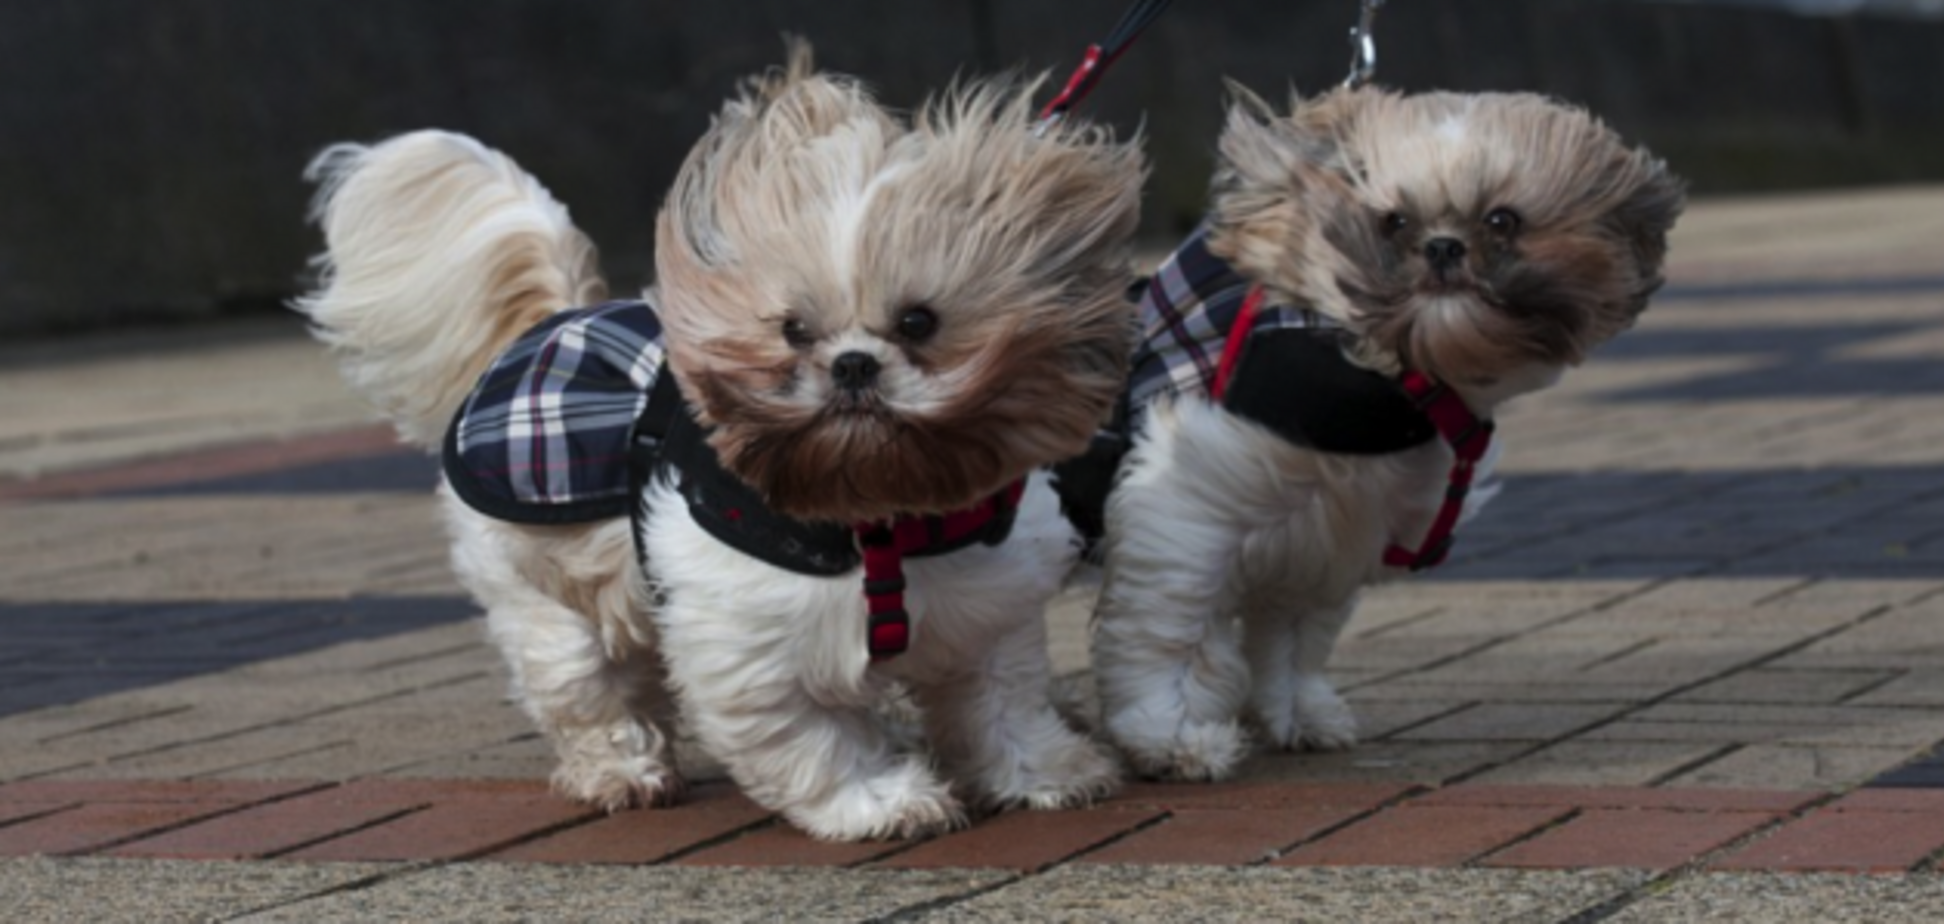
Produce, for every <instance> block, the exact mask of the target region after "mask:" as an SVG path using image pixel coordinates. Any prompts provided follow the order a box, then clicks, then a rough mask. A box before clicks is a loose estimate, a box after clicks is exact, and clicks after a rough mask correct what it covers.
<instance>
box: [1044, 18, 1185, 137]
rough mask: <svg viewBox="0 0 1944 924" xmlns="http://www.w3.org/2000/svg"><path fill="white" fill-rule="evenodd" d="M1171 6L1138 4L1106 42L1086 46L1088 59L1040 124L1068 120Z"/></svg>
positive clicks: (1054, 100) (1074, 70)
mask: <svg viewBox="0 0 1944 924" xmlns="http://www.w3.org/2000/svg"><path fill="white" fill-rule="evenodd" d="M1171 2H1173V0H1135V3H1134V5H1133V6H1131V7H1128V9H1127V12H1126V13H1123V14H1121V18H1120V22H1119V23H1117V24H1115V26H1114V31H1113V32H1110V33H1108V34H1107V40H1106V41H1104V42H1101V43H1100V44H1098V45H1089V46H1087V54H1086V56H1085V57H1082V58H1081V59H1080V66H1079V67H1077V68H1074V69H1073V76H1071V77H1068V78H1067V82H1066V87H1065V88H1064V89H1062V90H1061V91H1060V95H1058V96H1055V97H1053V101H1052V102H1050V103H1047V104H1046V108H1045V109H1042V110H1040V121H1041V122H1042V123H1046V124H1051V123H1054V122H1058V121H1059V120H1061V119H1064V118H1066V114H1067V113H1068V112H1071V111H1072V110H1073V107H1075V106H1078V105H1080V101H1081V100H1084V99H1086V98H1087V94H1089V93H1092V92H1093V89H1094V87H1096V86H1098V85H1099V84H1100V78H1101V77H1103V76H1105V75H1106V73H1107V69H1108V68H1110V67H1113V66H1114V62H1115V61H1118V60H1120V56H1121V55H1123V54H1125V53H1126V52H1127V49H1128V48H1129V47H1131V46H1132V45H1133V44H1134V40H1135V39H1137V38H1140V37H1141V33H1142V32H1143V31H1145V30H1146V29H1147V27H1148V26H1149V25H1151V24H1153V22H1154V20H1155V19H1157V18H1159V17H1160V15H1161V12H1162V11H1163V10H1166V9H1167V8H1168V4H1169V3H1171Z"/></svg>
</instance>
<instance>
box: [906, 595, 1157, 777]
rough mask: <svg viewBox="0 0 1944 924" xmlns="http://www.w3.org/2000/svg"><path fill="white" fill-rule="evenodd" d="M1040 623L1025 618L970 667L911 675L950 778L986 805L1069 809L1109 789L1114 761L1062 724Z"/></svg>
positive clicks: (1117, 769)
mask: <svg viewBox="0 0 1944 924" xmlns="http://www.w3.org/2000/svg"><path fill="white" fill-rule="evenodd" d="M1051 675H1052V666H1051V664H1050V662H1049V661H1048V660H1047V654H1046V623H1045V621H1044V620H1043V619H1040V618H1037V617H1035V618H1032V619H1029V620H1025V621H1024V622H1022V623H1021V624H1020V625H1018V626H1017V627H1016V628H1013V629H1012V630H1011V631H1009V632H1007V633H1006V634H1005V635H1004V636H1002V637H1001V638H1000V639H999V641H998V643H997V644H996V645H994V646H993V647H992V649H991V650H990V651H988V652H986V653H985V654H984V657H983V658H982V659H980V660H979V661H977V662H975V663H974V664H973V665H972V666H971V669H969V670H959V671H956V672H953V673H951V674H949V675H946V676H943V677H927V678H925V679H922V680H921V679H918V678H916V677H914V678H913V679H912V680H911V681H910V682H911V684H912V687H913V690H914V692H915V693H916V694H917V697H918V700H919V702H920V704H921V705H922V706H923V707H924V712H925V721H926V726H927V730H928V731H929V733H930V737H931V740H932V742H933V745H934V747H936V748H937V750H938V752H939V755H940V757H941V758H942V759H943V760H944V762H945V764H946V766H947V768H948V769H949V770H950V772H951V773H952V775H953V777H954V778H957V779H960V780H965V781H969V782H970V783H971V784H972V785H973V786H974V787H976V788H977V790H978V792H979V795H980V797H981V799H982V800H983V801H984V802H985V804H986V805H988V806H990V807H993V808H1006V807H1010V806H1025V807H1027V808H1033V809H1057V808H1073V807H1077V806H1082V805H1087V804H1089V803H1091V802H1093V801H1094V800H1096V799H1100V798H1103V797H1105V796H1107V795H1109V794H1111V793H1112V792H1113V791H1114V790H1115V789H1116V788H1117V787H1118V786H1119V784H1120V767H1119V765H1118V763H1117V762H1116V761H1115V760H1114V758H1113V757H1112V756H1111V755H1110V754H1108V753H1106V752H1105V751H1104V750H1103V749H1102V748H1101V747H1100V746H1099V745H1097V744H1095V743H1094V742H1092V741H1091V740H1089V739H1087V738H1086V737H1085V736H1083V735H1080V734H1078V733H1076V732H1075V731H1074V730H1073V729H1071V728H1069V727H1068V726H1067V724H1066V722H1065V721H1064V720H1063V719H1061V718H1060V716H1059V714H1058V713H1057V712H1055V711H1054V708H1053V703H1052V700H1051V698H1050V693H1049V690H1050V685H1051Z"/></svg>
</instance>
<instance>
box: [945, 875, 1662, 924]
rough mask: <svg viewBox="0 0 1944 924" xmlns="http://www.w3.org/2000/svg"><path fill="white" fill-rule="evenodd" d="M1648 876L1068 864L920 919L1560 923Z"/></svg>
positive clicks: (1134, 922) (1128, 922)
mask: <svg viewBox="0 0 1944 924" xmlns="http://www.w3.org/2000/svg"><path fill="white" fill-rule="evenodd" d="M1643 879H1645V875H1644V874H1641V873H1633V872H1621V871H1601V872H1588V873H1529V872H1513V871H1507V870H1405V869H1384V868H1357V869H1269V868H1260V867H1258V868H1251V869H1241V870H1224V869H1217V868H1208V867H1191V866H1183V867H1112V866H1108V867H1085V868H1082V867H1067V868H1062V869H1059V870H1056V871H1054V872H1052V873H1049V874H1047V875H1044V876H1037V877H1034V878H1032V879H1028V880H1024V881H1021V882H1018V883H1015V884H1012V885H1008V886H1006V887H1005V888H1002V889H998V890H996V891H993V892H990V893H988V894H985V895H981V896H979V897H977V898H974V899H971V900H969V901H965V902H961V903H958V904H954V905H951V906H950V907H946V908H941V909H938V910H936V911H934V912H932V913H930V914H927V915H923V916H921V917H919V918H917V919H918V920H923V921H939V922H960V921H963V922H974V921H1116V922H1125V924H1137V922H1169V924H1172V922H1176V921H1289V922H1309V921H1316V922H1322V921H1331V922H1335V921H1360V922H1391V921H1396V922H1405V921H1410V922H1421V921H1480V922H1484V921H1491V922H1507V924H1510V922H1542V921H1543V922H1553V921H1563V920H1565V919H1567V918H1570V917H1572V916H1573V915H1574V914H1575V913H1577V912H1579V911H1581V910H1583V909H1587V908H1591V907H1594V906H1597V905H1600V904H1603V903H1605V902H1607V901H1609V900H1611V899H1613V898H1615V897H1617V896H1619V895H1621V894H1623V893H1624V892H1625V891H1626V890H1628V889H1630V888H1632V887H1633V886H1635V885H1637V884H1638V883H1640V882H1641V881H1642V880H1643Z"/></svg>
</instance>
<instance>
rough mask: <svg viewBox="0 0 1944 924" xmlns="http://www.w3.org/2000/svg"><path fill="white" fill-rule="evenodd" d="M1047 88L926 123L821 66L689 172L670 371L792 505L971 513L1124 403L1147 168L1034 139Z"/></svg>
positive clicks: (668, 294) (850, 513)
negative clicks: (897, 114) (1136, 241)
mask: <svg viewBox="0 0 1944 924" xmlns="http://www.w3.org/2000/svg"><path fill="white" fill-rule="evenodd" d="M1030 94H1031V87H1022V86H1012V85H1009V84H1002V83H995V84H975V85H972V86H970V87H967V88H963V89H961V90H958V91H956V92H953V93H950V94H948V95H947V96H946V97H945V98H944V99H942V100H940V101H936V102H934V103H932V104H931V105H929V106H928V107H926V108H925V109H924V110H922V111H921V112H920V113H919V114H918V115H917V116H916V117H915V118H914V119H913V120H912V122H911V123H910V124H905V123H903V122H901V121H900V120H898V119H896V118H894V117H893V116H891V115H890V114H888V113H887V112H886V111H885V110H884V109H883V108H882V107H880V106H879V105H878V104H877V103H875V102H874V101H873V100H872V99H871V98H870V97H869V95H868V94H867V93H866V92H865V91H864V90H863V89H862V88H861V87H859V86H858V85H857V84H856V83H854V82H852V81H849V80H845V79H842V78H836V77H831V76H826V75H817V74H812V73H811V72H810V70H809V66H808V61H807V57H806V56H801V55H800V56H799V57H798V58H797V60H794V61H793V62H792V64H791V66H790V68H789V69H788V70H787V71H784V72H780V73H776V74H773V75H771V76H769V77H767V78H765V79H763V80H759V81H756V82H754V83H752V85H751V88H750V92H749V93H748V94H747V95H746V96H745V97H744V98H742V99H740V100H737V101H734V102H732V103H730V104H729V105H728V106H727V107H726V108H725V109H724V110H723V112H722V113H721V115H720V116H719V118H718V119H717V121H716V124H715V125H714V126H713V127H712V128H711V130H710V131H709V133H708V135H707V136H705V137H704V138H703V139H702V141H701V142H700V143H699V144H698V145H697V146H696V148H695V150H694V151H693V152H691V154H690V156H689V158H688V160H687V162H686V163H685V164H684V165H683V167H682V170H681V172H680V174H679V176H678V178H677V180H676V183H675V186H674V189H673V190H672V191H671V193H670V195H669V200H668V203H667V205H666V207H665V208H664V209H663V211H662V213H661V216H660V218H659V222H658V225H657V229H656V252H655V257H656V268H657V271H658V275H659V277H660V278H659V284H660V307H661V310H662V312H663V319H664V322H665V325H666V328H667V343H668V356H669V363H670V366H671V368H673V370H674V371H675V373H676V375H677V377H678V380H679V381H680V382H681V384H682V386H683V390H684V392H685V393H686V395H687V397H688V399H689V401H690V402H692V403H693V404H694V405H695V407H696V409H697V411H698V412H699V415H700V417H701V418H702V420H703V422H704V423H705V424H707V425H709V426H712V427H714V433H713V434H712V436H711V438H710V442H711V444H712V445H713V446H714V447H715V449H716V451H717V452H718V454H719V455H720V456H721V458H722V462H723V464H724V466H725V467H727V468H728V469H729V470H730V471H731V472H733V473H735V474H736V475H737V476H738V477H740V478H742V479H743V480H744V481H746V482H748V483H749V484H751V485H752V486H754V487H755V488H757V489H758V490H760V491H761V492H763V494H764V496H765V498H766V500H767V501H768V502H769V503H770V504H771V505H772V506H773V507H774V508H775V509H776V510H778V511H780V512H782V513H785V514H787V515H790V516H795V517H799V518H806V519H822V520H839V521H854V520H871V519H880V518H884V517H887V516H890V515H892V514H896V513H930V512H942V511H946V510H952V509H957V508H960V507H964V506H966V505H968V504H971V503H973V502H976V501H977V500H979V499H981V498H983V497H985V496H986V495H987V494H990V493H991V492H993V491H995V490H997V489H999V488H1000V487H1002V486H1004V485H1005V484H1006V483H1008V482H1010V481H1011V480H1013V479H1015V478H1018V477H1021V476H1022V475H1024V474H1025V473H1026V472H1028V471H1030V470H1032V469H1033V468H1036V467H1038V466H1041V465H1045V464H1049V463H1051V462H1054V461H1057V460H1060V459H1064V458H1067V457H1070V456H1072V455H1075V454H1077V453H1079V452H1080V451H1082V450H1083V449H1084V448H1085V447H1086V444H1087V441H1088V439H1089V438H1090V437H1091V435H1092V434H1093V432H1094V431H1095V429H1096V428H1097V427H1098V426H1099V424H1100V422H1101V421H1102V420H1103V419H1104V418H1105V416H1106V415H1107V413H1108V411H1109V409H1110V407H1111V404H1112V402H1113V401H1114V400H1115V398H1116V396H1117V395H1118V393H1119V390H1120V386H1121V384H1122V381H1123V378H1124V375H1125V365H1126V361H1127V356H1128V354H1129V350H1130V348H1131V343H1132V338H1133V336H1134V329H1133V314H1132V307H1131V306H1130V305H1129V304H1128V303H1127V301H1126V299H1125V297H1124V292H1125V290H1126V287H1127V283H1128V282H1129V280H1130V270H1129V266H1128V259H1129V250H1130V242H1131V239H1132V236H1133V233H1134V231H1135V227H1136V224H1137V221H1138V217H1139V215H1138V210H1139V196H1140V185H1141V181H1142V179H1143V172H1144V166H1143V160H1142V157H1141V154H1140V153H1139V149H1138V146H1137V145H1134V144H1122V143H1116V142H1114V141H1113V140H1112V139H1111V138H1110V137H1108V136H1107V135H1106V134H1105V133H1104V132H1102V131H1100V130H1097V129H1087V128H1081V127H1074V126H1061V127H1059V128H1056V129H1054V130H1052V131H1048V132H1047V133H1046V134H1045V135H1044V136H1043V137H1035V136H1034V135H1033V133H1032V131H1031V127H1032V122H1033V119H1032V112H1031V109H1030V108H1029V105H1030V99H1029V98H1030Z"/></svg>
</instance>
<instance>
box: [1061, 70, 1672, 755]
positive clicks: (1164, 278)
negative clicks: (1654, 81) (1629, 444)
mask: <svg viewBox="0 0 1944 924" xmlns="http://www.w3.org/2000/svg"><path fill="white" fill-rule="evenodd" d="M1236 96H1237V102H1236V103H1235V104H1234V106H1233V108H1232V109H1231V111H1230V113H1229V117H1228V121H1227V125H1226V128H1225V130H1224V132H1223V135H1222V139H1221V156H1220V169H1219V172H1218V175H1217V177H1216V183H1215V192H1214V202H1213V208H1212V212H1211V214H1210V216H1209V219H1208V222H1207V224H1206V226H1205V227H1204V228H1203V229H1202V230H1201V231H1199V232H1197V233H1196V235H1195V236H1194V237H1193V238H1191V239H1190V240H1189V242H1188V243H1187V244H1186V245H1185V246H1183V247H1182V249H1181V250H1180V251H1178V252H1177V253H1176V254H1175V256H1174V257H1173V258H1172V259H1171V260H1170V261H1169V262H1168V264H1167V265H1165V266H1164V267H1163V268H1162V270H1161V272H1160V273H1159V274H1158V275H1157V276H1156V278H1155V279H1154V281H1153V284H1152V285H1151V286H1150V287H1149V289H1148V292H1147V295H1146V301H1145V305H1144V319H1143V320H1144V324H1145V327H1146V331H1145V340H1144V342H1143V345H1142V347H1141V348H1140V352H1139V353H1138V354H1137V356H1136V359H1135V365H1134V370H1133V377H1132V386H1131V388H1130V398H1129V403H1130V405H1131V407H1132V408H1133V412H1132V417H1133V418H1134V421H1135V428H1136V430H1137V432H1138V436H1137V437H1136V439H1135V442H1134V446H1133V449H1132V450H1131V452H1130V453H1129V455H1128V458H1127V461H1126V463H1125V465H1124V467H1123V468H1122V469H1121V470H1120V473H1119V474H1120V478H1119V481H1118V482H1117V483H1116V484H1115V486H1114V488H1113V493H1112V495H1111V498H1110V500H1109V502H1108V504H1107V510H1106V576H1105V584H1104V587H1103V591H1102V595H1101V600H1100V604H1099V612H1098V624H1097V626H1096V629H1095V635H1094V647H1093V654H1094V668H1095V671H1096V673H1097V679H1098V682H1099V688H1100V693H1101V700H1102V704H1103V708H1104V718H1105V726H1106V729H1107V731H1108V733H1109V735H1111V737H1112V738H1113V739H1114V741H1115V742H1116V743H1117V744H1118V745H1119V746H1120V747H1121V748H1122V749H1123V750H1124V751H1125V753H1126V754H1127V755H1129V757H1130V759H1131V761H1132V763H1133V765H1134V767H1135V769H1136V770H1137V771H1138V772H1141V773H1144V774H1147V775H1152V776H1160V777H1172V778H1180V779H1211V778H1220V777H1223V776H1225V775H1228V774H1229V773H1230V772H1231V771H1232V770H1233V769H1234V767H1235V765H1236V763H1237V762H1238V761H1239V760H1240V759H1241V758H1242V757H1243V756H1245V754H1246V753H1247V746H1248V736H1247V735H1246V734H1245V733H1244V730H1243V727H1242V725H1241V722H1240V721H1239V720H1241V719H1244V718H1246V719H1248V720H1251V722H1252V724H1254V725H1255V726H1256V727H1257V728H1258V729H1259V730H1260V732H1261V734H1262V736H1263V737H1265V738H1266V739H1267V742H1268V743H1269V744H1270V745H1273V746H1276V747H1281V748H1296V747H1299V746H1309V747H1314V748H1319V749H1335V748H1343V747H1347V746H1349V745H1351V744H1353V743H1354V742H1355V740H1356V725H1355V721H1354V719H1353V717H1352V715H1351V712H1350V710H1349V708H1348V707H1347V706H1346V705H1345V704H1344V702H1343V700H1342V699H1340V698H1339V697H1338V695H1337V693H1336V691H1335V690H1334V689H1333V688H1332V687H1331V685H1330V683H1329V681H1328V680H1327V679H1326V678H1325V677H1324V673H1323V670H1324V665H1325V663H1326V662H1327V661H1328V659H1329V657H1330V652H1331V649H1332V648H1333V647H1334V645H1335V644H1336V638H1337V634H1338V633H1339V632H1340V631H1341V630H1342V628H1343V626H1344V624H1345V622H1346V621H1347V620H1348V619H1349V618H1350V614H1351V611H1352V609H1353V608H1354V606H1355V603H1356V599H1357V594H1358V591H1359V589H1361V588H1363V587H1364V586H1366V585H1369V584H1371V583H1374V582H1377V581H1382V580H1388V579H1391V578H1394V577H1396V576H1398V575H1401V574H1403V573H1405V572H1406V571H1407V570H1417V569H1420V568H1424V567H1429V566H1431V565H1434V564H1436V563H1437V562H1438V561H1439V560H1441V559H1442V558H1443V555H1444V548H1445V545H1446V544H1447V543H1448V542H1449V539H1450V536H1451V531H1452V529H1453V528H1454V527H1455V526H1456V524H1457V522H1458V520H1459V519H1460V518H1461V517H1462V516H1463V515H1464V514H1466V513H1468V512H1469V511H1470V510H1471V509H1473V508H1475V507H1476V506H1477V505H1478V503H1479V502H1481V501H1482V500H1483V499H1484V494H1485V492H1478V493H1473V494H1471V495H1470V497H1469V498H1467V496H1466V494H1467V489H1468V488H1469V487H1470V485H1471V484H1472V482H1473V481H1474V480H1475V479H1481V478H1483V477H1485V475H1486V474H1487V473H1488V472H1489V469H1490V468H1491V462H1492V458H1493V457H1494V455H1495V454H1494V453H1492V452H1490V451H1488V448H1487V447H1488V445H1490V444H1491V433H1492V428H1491V423H1490V417H1491V415H1492V412H1493V410H1494V409H1495V408H1497V407H1498V406H1499V405H1500V404H1501V403H1502V402H1504V401H1505V400H1507V399H1509V398H1512V397H1514V396H1516V395H1520V394H1524V393H1528V392H1532V391H1535V390H1537V389H1540V388H1544V387H1546V386H1548V385H1550V384H1552V383H1553V382H1554V381H1556V380H1557V379H1558V377H1559V376H1560V374H1561V373H1562V372H1563V371H1564V370H1565V369H1566V368H1567V367H1569V366H1571V365H1573V364H1576V363H1578V362H1580V361H1581V360H1582V359H1583V358H1584V357H1585V356H1586V355H1587V353H1588V352H1589V351H1591V350H1592V349H1593V348H1594V347H1595V346H1597V345H1598V344H1600V343H1601V342H1603V341H1605V340H1606V339H1607V338H1609V337H1611V336H1613V335H1614V334H1616V333H1618V332H1620V331H1621V330H1623V329H1625V328H1627V327H1628V326H1630V325H1631V324H1632V323H1633V321H1634V318H1635V317H1636V316H1637V315H1638V314H1639V313H1640V312H1641V311H1642V310H1643V309H1644V308H1645V307H1646V304H1647V299H1648V296H1649V295H1650V294H1651V293H1652V292H1653V291H1654V290H1655V289H1656V288H1657V287H1658V286H1659V284H1660V266H1661V262H1662V259H1663V256H1664V253H1665V250H1666V232H1667V231H1668V230H1669V228H1670V227H1671V226H1672V225H1673V223H1674V220H1675V218H1676V216H1677V215H1678V214H1679V213H1680V211H1681V207H1682V202H1683V195H1682V191H1681V184H1680V183H1679V181H1677V180H1676V179H1674V178H1673V177H1672V176H1671V175H1669V174H1668V173H1667V171H1666V169H1665V168H1664V167H1663V165H1662V164H1661V163H1660V162H1659V161H1657V160H1655V159H1653V158H1652V157H1650V156H1649V155H1648V154H1647V153H1646V152H1644V151H1640V150H1635V149H1631V148H1629V147H1627V146H1626V145H1625V144H1623V143H1622V142H1621V141H1620V139H1619V138H1617V137H1616V136H1615V135H1614V134H1613V133H1612V132H1610V131H1609V130H1607V129H1606V128H1605V127H1604V126H1602V125H1601V124H1600V123H1599V122H1598V121H1596V120H1594V119H1593V118H1591V117H1590V116H1588V115H1587V114H1586V113H1585V112H1583V111H1580V110H1578V109H1574V108H1571V107H1567V106H1562V105H1558V104H1556V103H1552V102H1550V101H1547V100H1545V99H1543V98H1540V97H1536V96H1531V95H1505V94H1484V95H1456V94H1446V93H1433V94H1424V95H1417V96H1404V95H1399V94H1396V93H1391V92H1384V91H1379V90H1355V91H1338V92H1334V93H1330V94H1327V95H1325V96H1322V97H1319V98H1316V99H1313V100H1310V101H1307V102H1302V101H1299V102H1298V103H1296V104H1295V105H1294V107H1293V110H1292V111H1291V112H1289V113H1288V114H1277V113H1275V112H1273V111H1271V110H1270V108H1269V107H1268V106H1267V105H1266V104H1264V103H1263V102H1262V101H1261V100H1260V99H1258V98H1256V97H1255V96H1253V95H1251V94H1249V93H1248V92H1247V91H1246V90H1241V89H1240V88H1236ZM1211 398H1212V400H1211ZM1096 480H1098V479H1096Z"/></svg>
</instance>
